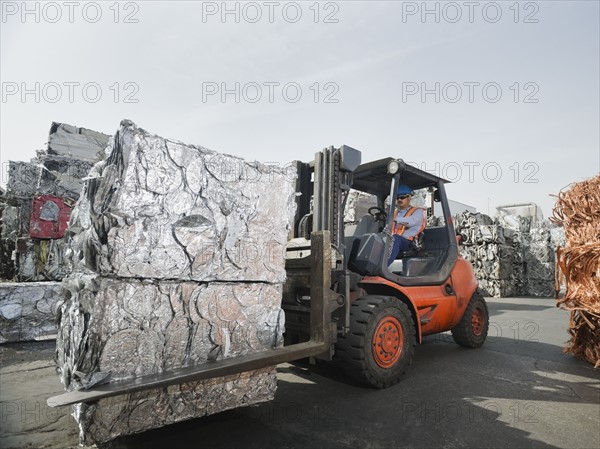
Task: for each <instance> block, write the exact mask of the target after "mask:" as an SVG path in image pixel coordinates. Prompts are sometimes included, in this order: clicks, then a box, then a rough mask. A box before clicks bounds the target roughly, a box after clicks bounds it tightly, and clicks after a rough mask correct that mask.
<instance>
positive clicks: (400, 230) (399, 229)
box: [392, 206, 427, 240]
mask: <svg viewBox="0 0 600 449" xmlns="http://www.w3.org/2000/svg"><path fill="white" fill-rule="evenodd" d="M417 209H419V208H418V207H415V206H410V208H409V209H408V211H407V212H406V213H405V214H404V217H410V216H411V215H412V214H414V213H415V211H416V210H417ZM397 216H398V210H396V212H394V223H393V228H392V234H396V235H402V234H404V231H406V226H404V225H401V224H398V223H396V217H397ZM425 226H427V219H426V218H425V211H423V222H422V223H421V227H420V228H419V232H417V233H416V234H415V235H413V236H412V237H408V239H407V240H412V239H414V238H415V237H416V236H418V235H419V234H420V233H421V232H423V229H425Z"/></svg>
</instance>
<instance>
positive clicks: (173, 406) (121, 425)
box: [73, 368, 277, 446]
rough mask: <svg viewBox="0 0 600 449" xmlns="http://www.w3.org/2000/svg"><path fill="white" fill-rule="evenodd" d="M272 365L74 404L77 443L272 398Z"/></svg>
mask: <svg viewBox="0 0 600 449" xmlns="http://www.w3.org/2000/svg"><path fill="white" fill-rule="evenodd" d="M276 380H277V379H276V375H275V370H274V368H265V369H261V370H256V371H253V372H252V373H240V374H236V375H232V376H227V377H223V378H218V379H209V380H206V381H200V382H188V383H185V384H181V385H172V386H170V387H165V388H161V389H152V390H147V391H143V392H135V393H130V394H128V395H127V396H116V397H112V398H107V399H100V400H99V401H98V402H97V403H95V404H91V405H90V404H78V405H76V406H75V407H74V410H73V415H74V417H75V419H76V420H77V421H78V422H79V427H80V443H81V444H84V445H86V446H87V445H91V444H94V443H102V442H106V441H109V440H112V439H114V438H116V437H118V436H122V435H128V434H132V433H138V432H143V431H146V430H149V429H154V428H158V427H162V426H165V425H169V424H173V423H176V422H180V421H183V420H187V419H193V418H199V417H202V416H206V415H211V414H215V413H219V412H222V411H225V410H230V409H233V408H237V407H244V406H248V405H252V404H257V403H260V402H266V401H271V400H273V399H274V392H275V389H276Z"/></svg>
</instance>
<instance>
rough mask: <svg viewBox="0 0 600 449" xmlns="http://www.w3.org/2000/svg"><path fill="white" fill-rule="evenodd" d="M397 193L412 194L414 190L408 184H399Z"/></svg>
mask: <svg viewBox="0 0 600 449" xmlns="http://www.w3.org/2000/svg"><path fill="white" fill-rule="evenodd" d="M396 194H397V195H412V194H413V191H412V189H411V188H410V187H408V186H407V185H406V184H400V185H399V186H398V190H397V191H396Z"/></svg>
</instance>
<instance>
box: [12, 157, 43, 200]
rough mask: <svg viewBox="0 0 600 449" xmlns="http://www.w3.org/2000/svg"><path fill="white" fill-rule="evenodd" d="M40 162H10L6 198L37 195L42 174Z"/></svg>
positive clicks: (33, 160)
mask: <svg viewBox="0 0 600 449" xmlns="http://www.w3.org/2000/svg"><path fill="white" fill-rule="evenodd" d="M38 162H39V161H36V160H35V159H32V161H31V162H22V161H8V180H7V182H6V196H10V197H16V198H23V197H32V196H33V195H35V192H36V188H37V183H38V178H39V174H40V167H39V165H38Z"/></svg>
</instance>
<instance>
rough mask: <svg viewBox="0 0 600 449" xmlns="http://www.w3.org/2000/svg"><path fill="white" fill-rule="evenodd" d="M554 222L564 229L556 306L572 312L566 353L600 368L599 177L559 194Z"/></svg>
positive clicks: (559, 254)
mask: <svg viewBox="0 0 600 449" xmlns="http://www.w3.org/2000/svg"><path fill="white" fill-rule="evenodd" d="M552 220H553V221H554V222H555V223H557V224H561V225H562V226H563V227H564V231H565V237H566V244H565V246H564V247H562V248H559V249H558V250H557V262H556V265H557V282H556V291H557V292H558V290H559V289H560V286H561V284H562V283H563V282H564V284H565V287H566V291H565V295H564V297H563V298H562V299H560V298H558V294H557V305H558V306H560V307H562V308H564V309H566V310H570V311H571V321H570V326H569V333H570V334H571V341H570V342H569V343H568V344H567V346H566V348H565V351H567V352H570V353H572V354H574V355H575V356H576V357H578V358H580V359H583V360H587V361H588V362H590V363H592V364H593V365H594V366H595V367H596V368H597V367H600V175H598V176H596V177H595V178H592V179H589V180H587V181H582V182H578V183H576V184H573V185H571V186H570V188H569V189H568V190H565V191H561V192H560V193H559V195H558V199H557V201H556V205H555V207H554V211H553V218H552Z"/></svg>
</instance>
